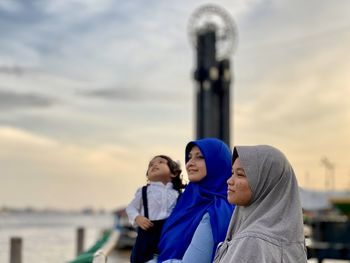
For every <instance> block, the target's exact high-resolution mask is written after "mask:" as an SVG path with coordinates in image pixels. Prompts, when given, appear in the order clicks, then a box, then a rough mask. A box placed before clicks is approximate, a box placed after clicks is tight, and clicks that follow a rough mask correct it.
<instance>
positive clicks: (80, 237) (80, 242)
mask: <svg viewBox="0 0 350 263" xmlns="http://www.w3.org/2000/svg"><path fill="white" fill-rule="evenodd" d="M84 236H85V231H84V228H82V227H79V228H78V229H77V255H80V254H81V253H82V252H83V251H84Z"/></svg>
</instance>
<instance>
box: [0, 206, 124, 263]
mask: <svg viewBox="0 0 350 263" xmlns="http://www.w3.org/2000/svg"><path fill="white" fill-rule="evenodd" d="M113 226H114V216H113V215H112V213H87V214H86V213H78V212H27V211H21V212H9V213H6V212H1V213H0V263H7V262H10V258H9V257H10V240H11V238H13V237H19V238H21V239H22V263H34V262H35V263H56V262H57V263H67V262H69V261H71V260H73V259H74V258H75V257H76V237H77V229H78V228H80V227H82V228H84V230H85V239H84V249H88V248H89V247H91V246H92V245H93V244H94V243H95V242H96V240H98V239H99V238H100V237H101V235H102V233H103V231H104V230H107V229H111V228H113ZM127 258H128V256H125V252H123V254H121V255H120V256H119V255H118V253H114V254H113V260H110V259H109V260H108V262H109V263H110V262H116V263H117V262H119V263H126V262H128V260H127Z"/></svg>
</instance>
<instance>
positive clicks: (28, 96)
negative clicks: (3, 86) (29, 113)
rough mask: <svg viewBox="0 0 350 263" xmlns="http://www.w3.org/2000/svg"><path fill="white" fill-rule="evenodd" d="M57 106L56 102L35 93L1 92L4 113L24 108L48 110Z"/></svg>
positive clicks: (1, 105) (0, 97)
mask: <svg viewBox="0 0 350 263" xmlns="http://www.w3.org/2000/svg"><path fill="white" fill-rule="evenodd" d="M54 104H56V100H55V99H52V98H49V97H46V96H42V95H38V94H35V93H17V92H12V91H6V90H0V109H1V110H2V111H8V110H14V109H23V108H48V107H51V106H53V105H54Z"/></svg>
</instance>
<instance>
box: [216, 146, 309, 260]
mask: <svg viewBox="0 0 350 263" xmlns="http://www.w3.org/2000/svg"><path fill="white" fill-rule="evenodd" d="M232 161H233V166H232V176H231V177H230V179H228V181H227V184H228V191H227V199H228V201H229V202H230V203H231V204H236V209H235V211H234V213H233V215H232V218H231V222H230V225H229V228H228V231H227V235H226V238H225V241H224V242H223V243H221V244H220V245H219V246H218V249H217V251H216V255H215V259H214V263H281V262H283V263H306V262H307V258H306V249H305V241H304V234H303V218H302V210H301V204H300V200H299V190H298V184H297V180H296V178H295V175H294V171H293V168H292V166H291V165H290V164H289V162H288V160H287V159H286V157H285V156H284V155H283V153H281V152H280V151H279V150H278V149H276V148H274V147H271V146H267V145H259V146H237V147H235V148H234V151H233V159H232Z"/></svg>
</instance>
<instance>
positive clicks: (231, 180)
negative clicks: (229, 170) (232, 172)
mask: <svg viewBox="0 0 350 263" xmlns="http://www.w3.org/2000/svg"><path fill="white" fill-rule="evenodd" d="M226 183H227V184H229V185H233V176H231V177H230V178H228V179H227V181H226Z"/></svg>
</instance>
